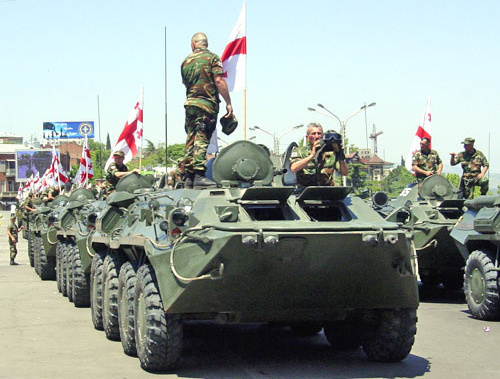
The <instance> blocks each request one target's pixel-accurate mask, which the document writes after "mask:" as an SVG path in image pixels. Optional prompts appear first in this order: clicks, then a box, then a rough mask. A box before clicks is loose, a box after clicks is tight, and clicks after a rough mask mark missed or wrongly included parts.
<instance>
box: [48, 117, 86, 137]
mask: <svg viewBox="0 0 500 379" xmlns="http://www.w3.org/2000/svg"><path fill="white" fill-rule="evenodd" d="M85 136H87V138H94V121H62V122H44V123H43V132H42V138H44V139H48V140H53V139H74V138H75V139H76V138H80V139H81V138H85Z"/></svg>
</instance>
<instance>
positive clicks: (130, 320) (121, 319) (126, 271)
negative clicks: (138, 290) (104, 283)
mask: <svg viewBox="0 0 500 379" xmlns="http://www.w3.org/2000/svg"><path fill="white" fill-rule="evenodd" d="M136 281H137V274H136V271H135V269H134V266H132V264H131V263H130V262H125V263H124V264H123V265H122V267H121V268H120V275H119V277H118V299H119V306H120V307H119V309H118V324H119V325H120V340H121V341H122V346H123V351H124V353H125V354H127V355H130V356H131V357H135V356H137V350H136V348H135V330H134V295H135V282H136Z"/></svg>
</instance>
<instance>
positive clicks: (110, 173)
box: [106, 150, 139, 194]
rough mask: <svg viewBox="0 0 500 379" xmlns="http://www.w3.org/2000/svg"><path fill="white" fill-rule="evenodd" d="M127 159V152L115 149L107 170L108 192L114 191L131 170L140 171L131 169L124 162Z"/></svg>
mask: <svg viewBox="0 0 500 379" xmlns="http://www.w3.org/2000/svg"><path fill="white" fill-rule="evenodd" d="M124 159H125V153H124V152H123V151H121V150H118V151H115V152H114V154H113V160H114V162H112V163H111V164H110V165H109V167H108V169H107V170H106V193H107V194H109V193H110V192H111V191H114V190H115V188H116V185H117V184H118V181H119V180H120V179H121V178H123V177H124V176H125V175H128V174H130V173H131V172H136V173H139V170H138V169H135V170H132V171H129V170H128V167H127V166H126V165H125V164H124V163H123V160H124Z"/></svg>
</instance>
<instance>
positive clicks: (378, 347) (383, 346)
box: [362, 308, 417, 362]
mask: <svg viewBox="0 0 500 379" xmlns="http://www.w3.org/2000/svg"><path fill="white" fill-rule="evenodd" d="M374 316H375V317H374V320H372V321H375V322H373V323H370V325H369V327H368V333H367V336H366V339H365V340H364V341H363V342H362V345H363V350H364V352H365V354H366V355H367V356H368V359H370V360H372V361H379V362H399V361H401V360H403V359H404V358H406V357H407V356H408V354H409V353H410V351H411V348H412V346H413V343H414V342H415V334H416V332H417V310H416V309H415V308H403V309H393V310H381V311H377V312H376V314H375V315H374Z"/></svg>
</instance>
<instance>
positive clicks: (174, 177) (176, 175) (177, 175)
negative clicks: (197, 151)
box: [168, 157, 184, 188]
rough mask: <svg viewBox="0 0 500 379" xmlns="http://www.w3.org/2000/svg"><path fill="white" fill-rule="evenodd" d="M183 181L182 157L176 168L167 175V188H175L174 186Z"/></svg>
mask: <svg viewBox="0 0 500 379" xmlns="http://www.w3.org/2000/svg"><path fill="white" fill-rule="evenodd" d="M183 180H184V157H182V158H180V159H178V160H177V167H176V168H175V170H172V171H171V172H170V173H169V174H168V187H169V188H175V186H176V184H177V183H179V182H182V181H183Z"/></svg>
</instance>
